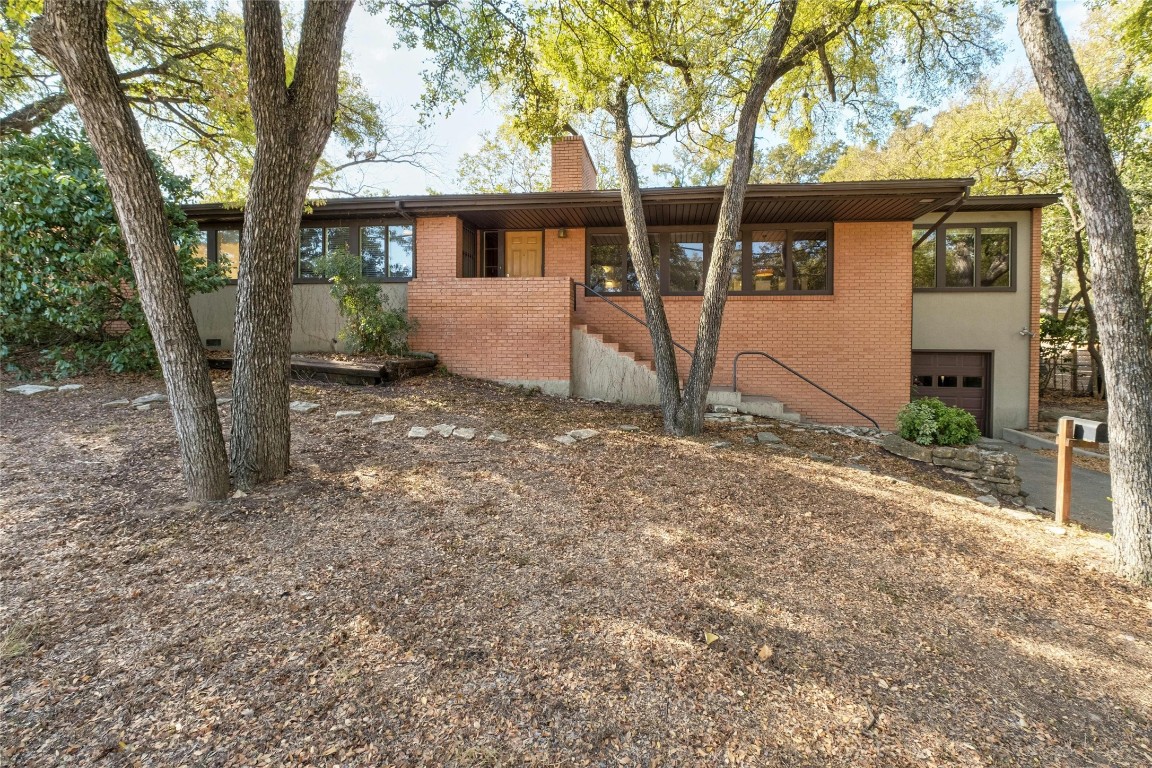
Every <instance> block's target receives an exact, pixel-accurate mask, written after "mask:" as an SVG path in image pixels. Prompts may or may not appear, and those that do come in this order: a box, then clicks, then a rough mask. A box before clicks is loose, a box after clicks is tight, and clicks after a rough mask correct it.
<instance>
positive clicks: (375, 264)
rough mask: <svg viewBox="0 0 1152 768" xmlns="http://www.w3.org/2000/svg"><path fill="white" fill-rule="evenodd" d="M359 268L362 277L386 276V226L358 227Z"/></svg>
mask: <svg viewBox="0 0 1152 768" xmlns="http://www.w3.org/2000/svg"><path fill="white" fill-rule="evenodd" d="M360 269H361V272H362V274H363V275H364V277H387V276H388V227H360Z"/></svg>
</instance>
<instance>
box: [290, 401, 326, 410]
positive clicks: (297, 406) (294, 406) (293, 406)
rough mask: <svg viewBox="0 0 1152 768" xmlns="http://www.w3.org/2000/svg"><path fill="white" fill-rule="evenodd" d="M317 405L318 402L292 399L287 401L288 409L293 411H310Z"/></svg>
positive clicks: (317, 406)
mask: <svg viewBox="0 0 1152 768" xmlns="http://www.w3.org/2000/svg"><path fill="white" fill-rule="evenodd" d="M319 407H320V404H319V403H309V402H307V401H305V400H293V401H292V402H290V403H288V410H290V411H294V412H295V413H312V411H314V410H316V409H317V408H319Z"/></svg>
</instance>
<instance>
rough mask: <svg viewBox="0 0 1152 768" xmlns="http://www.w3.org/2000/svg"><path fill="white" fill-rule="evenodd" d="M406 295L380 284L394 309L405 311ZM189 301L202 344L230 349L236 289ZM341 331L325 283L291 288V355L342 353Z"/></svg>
mask: <svg viewBox="0 0 1152 768" xmlns="http://www.w3.org/2000/svg"><path fill="white" fill-rule="evenodd" d="M407 295H408V285H407V284H406V283H381V284H380V296H381V298H383V299H384V300H385V301H386V302H387V305H388V306H389V307H391V308H393V309H404V308H405V307H406V306H407ZM188 301H189V303H190V304H191V305H192V316H193V317H194V318H196V327H197V329H198V330H199V331H200V339H201V341H207V340H208V339H219V340H220V346H219V348H220V349H225V350H230V349H232V347H233V345H234V344H235V339H236V337H235V332H234V326H235V324H236V286H235V285H226V286H224V287H223V288H221V289H220V290H218V291H214V292H213V293H203V294H199V295H196V296H192V297H190V298H189V300H188ZM343 327H344V318H342V317H341V316H340V309H339V307H338V306H337V305H336V301H335V299H333V298H332V291H331V288H330V286H329V285H328V284H327V283H315V284H297V285H293V286H292V351H293V352H344V351H346V346H345V345H344V344H343V342H341V341H339V340H338V337H339V335H340V329H341V328H343Z"/></svg>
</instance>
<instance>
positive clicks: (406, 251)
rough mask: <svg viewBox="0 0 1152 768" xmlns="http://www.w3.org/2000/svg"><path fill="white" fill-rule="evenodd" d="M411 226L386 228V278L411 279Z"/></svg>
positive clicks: (402, 225) (403, 225)
mask: <svg viewBox="0 0 1152 768" xmlns="http://www.w3.org/2000/svg"><path fill="white" fill-rule="evenodd" d="M412 239H413V238H412V226H411V225H409V224H401V225H399V226H393V227H388V276H389V277H412Z"/></svg>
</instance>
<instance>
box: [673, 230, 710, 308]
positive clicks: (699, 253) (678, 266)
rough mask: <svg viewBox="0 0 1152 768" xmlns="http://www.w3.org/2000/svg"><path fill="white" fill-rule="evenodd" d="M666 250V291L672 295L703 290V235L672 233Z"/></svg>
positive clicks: (698, 233) (696, 233) (697, 233)
mask: <svg viewBox="0 0 1152 768" xmlns="http://www.w3.org/2000/svg"><path fill="white" fill-rule="evenodd" d="M669 240H670V241H671V242H670V244H669V248H668V289H669V290H670V291H671V292H673V293H693V292H696V291H702V290H704V233H703V232H673V233H672V235H671V236H670V238H669Z"/></svg>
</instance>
